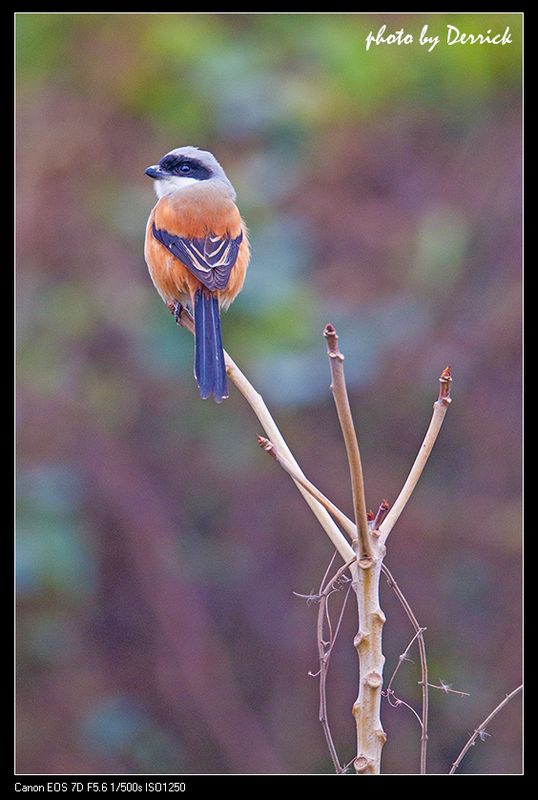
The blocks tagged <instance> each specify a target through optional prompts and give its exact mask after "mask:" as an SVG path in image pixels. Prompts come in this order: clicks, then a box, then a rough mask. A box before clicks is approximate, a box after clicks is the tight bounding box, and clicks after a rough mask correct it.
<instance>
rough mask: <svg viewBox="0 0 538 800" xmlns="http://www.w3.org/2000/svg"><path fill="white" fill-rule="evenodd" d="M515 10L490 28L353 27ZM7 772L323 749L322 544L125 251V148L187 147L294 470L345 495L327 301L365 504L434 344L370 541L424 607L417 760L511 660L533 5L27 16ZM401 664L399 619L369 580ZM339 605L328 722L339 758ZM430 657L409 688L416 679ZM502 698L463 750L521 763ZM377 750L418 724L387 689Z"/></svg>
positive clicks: (247, 420) (406, 672) (414, 734)
mask: <svg viewBox="0 0 538 800" xmlns="http://www.w3.org/2000/svg"><path fill="white" fill-rule="evenodd" d="M383 24H386V25H387V33H388V32H391V31H392V32H394V31H396V30H398V29H399V28H401V27H402V26H403V27H404V28H405V29H406V31H407V32H412V33H413V34H414V35H415V37H417V36H418V33H419V31H420V29H421V27H422V26H423V25H425V24H427V25H428V26H429V33H430V34H441V35H444V31H445V30H446V25H447V24H452V25H456V26H458V27H459V28H460V29H461V30H464V31H467V32H473V33H476V32H484V31H485V30H487V29H488V28H491V29H492V30H493V31H494V32H502V31H503V30H504V28H505V27H506V25H509V26H510V29H511V31H512V38H513V44H512V45H510V46H502V47H501V46H476V45H475V46H470V45H464V46H462V45H456V46H452V47H448V46H446V44H444V43H443V42H441V43H440V44H439V45H438V46H437V47H436V48H435V49H434V50H433V51H432V52H430V53H428V52H427V50H426V48H424V47H420V46H419V45H418V44H417V43H416V42H415V43H414V44H413V45H408V46H400V47H398V46H378V47H376V46H372V47H371V48H370V49H369V50H368V51H366V49H365V39H366V35H367V33H368V32H369V31H370V30H373V31H374V33H375V32H376V31H377V30H378V29H379V28H380V27H381V25H383ZM16 37H17V45H16V56H17V123H18V124H17V202H18V213H17V253H18V272H17V306H18V314H17V329H18V387H19V390H18V401H19V404H18V405H19V407H18V424H19V432H18V473H19V477H18V501H19V512H18V536H17V556H18V691H17V698H18V727H17V731H18V738H19V742H18V762H17V765H18V769H19V770H20V771H21V772H28V773H34V772H47V773H60V774H62V773H69V772H72V773H79V772H80V773H94V772H95V773H98V772H128V773H129V772H132V773H136V772H148V773H151V772H173V771H174V770H177V771H186V772H219V771H221V772H256V771H260V772H278V771H282V772H328V771H330V762H329V758H328V755H327V753H326V749H325V745H324V741H323V735H322V732H321V730H320V727H319V723H318V721H317V697H316V693H317V689H316V686H315V681H312V680H311V679H309V678H308V676H307V672H308V670H311V669H314V670H315V668H316V658H317V655H316V646H315V610H313V609H312V608H309V607H306V606H305V605H304V604H303V603H301V602H300V601H298V600H297V599H296V598H294V597H293V596H292V594H291V592H292V590H296V591H299V592H308V591H310V590H311V589H312V587H313V586H316V585H317V584H318V583H319V578H320V576H321V574H322V573H323V571H324V569H325V565H326V563H327V561H328V559H329V558H330V555H331V552H330V547H329V546H328V543H327V542H326V541H325V540H324V538H323V534H322V533H321V532H320V531H318V530H317V528H316V523H315V521H314V519H313V518H312V517H311V515H310V513H309V511H308V509H307V508H306V507H305V506H304V503H303V501H302V500H301V498H300V497H299V496H298V495H297V493H296V490H295V489H294V487H293V485H291V483H290V482H289V480H287V478H286V476H285V475H284V474H282V473H281V472H280V471H278V470H277V469H276V468H275V466H274V464H273V463H272V462H270V461H269V460H268V459H267V458H266V457H265V456H264V454H263V453H261V452H260V451H259V450H258V448H256V446H255V434H256V433H257V432H259V426H258V425H257V423H256V421H255V420H254V419H253V417H252V414H251V412H250V410H249V409H248V407H246V405H245V403H244V402H242V400H241V399H240V398H239V397H238V395H237V393H235V392H233V393H232V397H231V398H230V400H228V401H227V402H226V403H225V404H224V405H223V406H220V407H217V406H214V405H211V404H209V403H202V402H201V401H200V399H199V398H198V396H197V390H196V387H195V383H194V380H193V377H192V341H190V337H188V336H187V335H186V334H185V333H184V332H183V331H181V330H179V329H178V328H177V327H176V326H175V325H174V323H173V320H172V319H171V318H170V316H169V314H168V311H167V310H166V308H164V307H163V305H162V303H161V301H160V299H159V297H158V296H157V294H156V293H155V292H154V290H153V287H152V285H151V282H150V280H149V277H148V275H147V272H146V268H145V265H144V260H143V238H144V230H145V222H146V219H147V215H148V212H149V210H150V208H151V205H152V203H153V198H152V188H151V185H150V184H149V182H148V181H147V179H146V178H145V177H144V175H143V172H144V169H145V167H146V166H147V165H148V164H151V163H154V162H155V160H156V159H158V158H159V157H160V156H161V155H162V154H163V153H165V152H167V151H168V150H170V149H171V148H173V147H177V146H179V145H184V144H196V145H198V146H201V147H204V148H207V149H210V150H212V151H213V152H215V153H216V155H217V157H218V158H219V160H221V162H222V163H223V164H224V165H225V168H226V170H227V172H228V174H229V176H230V178H231V179H232V181H233V183H234V185H235V187H236V189H237V192H238V198H239V201H238V202H239V205H240V208H241V211H242V214H243V216H244V218H245V220H246V221H247V224H248V226H249V229H250V236H251V240H252V249H253V258H252V263H251V267H250V270H249V274H248V278H247V283H246V286H245V289H244V292H243V293H242V294H241V296H240V297H239V298H238V299H237V301H236V303H235V304H234V306H233V308H232V309H231V310H230V312H229V313H228V314H227V315H226V317H225V318H224V321H223V328H224V338H225V343H226V346H227V348H228V349H229V350H230V352H231V353H232V354H233V356H234V358H237V360H238V363H239V364H240V366H241V367H243V368H244V369H245V371H246V373H247V375H248V376H249V377H250V378H251V379H252V380H253V382H254V383H255V385H256V386H257V388H258V389H259V390H260V391H262V392H263V394H264V396H265V398H266V400H267V402H268V403H269V404H270V407H271V409H272V411H273V412H274V414H275V416H276V418H277V420H278V422H279V424H280V425H281V427H282V430H283V432H284V434H285V435H286V437H287V438H288V440H289V443H290V445H291V447H292V449H293V450H294V452H295V453H296V455H297V457H298V459H299V461H300V462H301V464H302V465H303V467H304V469H305V471H306V473H307V474H308V475H309V476H310V477H311V478H312V479H313V480H314V481H316V482H319V485H320V487H321V488H322V489H323V490H324V491H325V492H327V493H328V494H329V495H331V496H333V497H334V499H335V501H336V502H337V503H338V504H341V505H342V506H343V507H344V508H345V509H347V510H348V511H349V508H350V498H349V488H348V478H347V468H346V464H345V459H344V456H343V448H342V443H341V440H340V435H339V431H338V424H337V421H336V415H335V413H334V409H333V407H332V400H331V397H330V393H329V391H328V382H329V377H328V369H327V364H326V358H325V355H324V343H323V340H322V337H321V331H322V329H323V326H324V324H325V322H327V321H328V320H330V321H331V322H333V323H334V324H335V325H336V326H337V328H338V331H339V333H340V337H341V346H342V349H343V351H344V352H345V354H346V372H347V375H348V379H349V384H350V390H351V399H352V404H353V409H354V413H355V415H356V419H357V422H358V429H359V433H360V438H361V442H362V447H363V460H364V463H365V467H366V477H367V492H368V502H369V504H370V505H371V506H372V507H376V505H377V503H378V502H379V501H380V499H381V498H382V497H388V498H389V499H391V498H392V499H393V498H394V497H395V496H396V493H397V492H398V490H399V488H400V486H401V484H402V482H403V480H404V479H405V476H406V472H407V470H408V468H409V466H410V464H411V462H412V460H413V458H414V456H415V454H416V450H417V448H418V446H419V445H420V441H421V437H422V435H423V431H424V429H425V426H426V424H427V421H428V415H429V410H430V406H431V402H432V398H433V397H434V396H435V395H436V391H437V388H436V381H437V376H438V375H439V372H440V370H441V369H442V368H443V367H444V366H445V365H446V364H447V363H451V364H452V366H453V371H454V398H455V402H454V404H453V406H452V407H451V409H450V414H449V416H448V419H447V423H446V427H445V428H444V430H443V432H442V435H441V437H440V441H439V443H438V445H437V448H436V450H435V451H434V454H433V456H432V458H431V461H430V463H429V465H428V469H427V472H426V474H425V475H424V477H423V479H422V481H421V483H420V485H419V487H418V489H417V492H416V495H415V497H414V498H413V502H412V504H411V505H410V506H409V508H408V509H407V510H406V512H405V514H404V515H403V517H402V519H401V521H400V522H399V523H398V527H397V529H396V530H395V531H394V534H393V537H391V539H392V540H391V542H390V552H389V556H388V564H389V566H390V568H391V570H392V571H393V572H394V573H395V574H396V576H397V579H398V580H399V581H400V583H401V586H402V588H403V590H404V592H405V593H406V594H407V595H408V597H409V600H410V602H411V603H412V605H413V607H414V609H415V612H416V614H417V616H418V619H419V620H420V622H421V624H423V625H426V626H427V627H428V633H427V644H428V652H429V655H430V664H429V666H430V675H431V679H432V680H433V682H437V683H438V682H439V681H440V680H441V679H443V680H446V681H448V682H450V683H452V684H453V685H454V686H455V687H456V688H460V689H463V690H465V691H469V692H470V693H471V696H470V697H469V698H459V697H453V696H446V695H443V694H441V693H439V694H435V693H432V698H431V701H432V714H431V725H430V770H431V771H432V772H446V771H447V770H448V768H449V766H450V763H451V761H452V760H453V759H454V757H455V755H456V754H457V752H458V751H459V749H460V748H461V746H462V744H463V743H464V741H465V739H466V737H467V735H468V731H470V730H472V729H473V727H474V726H475V725H476V724H477V722H478V721H479V720H480V719H482V718H483V717H484V716H485V715H486V713H487V712H488V711H489V710H490V709H491V708H492V707H493V706H494V705H495V704H496V703H497V702H498V701H499V700H500V698H502V697H503V696H504V694H505V693H507V692H508V691H510V690H511V689H512V688H514V686H515V685H516V684H517V683H518V682H519V676H520V641H519V618H520V604H519V597H520V578H519V567H520V557H519V535H520V447H519V442H520V362H521V358H520V347H521V344H520V326H521V319H520V306H521V302H520V291H521V289H520V272H521V270H520V260H521V247H520V230H521V219H520V206H521V202H520V197H521V175H520V166H521V152H520V149H521V148H520V138H521V131H520V123H521V16H520V15H517V14H486V15H480V14H450V15H446V14H431V15H404V14H401V15H400V14H397V15H380V14H332V15H331V14H274V13H273V14H265V13H264V14H216V13H208V14H136V13H135V14H103V13H98V14H97V13H96V14H85V13H80V14H59V13H58V14H56V13H50V14H39V13H24V14H17V18H16ZM382 601H383V607H384V609H385V611H386V613H387V617H388V620H389V621H388V624H387V626H386V632H385V643H386V644H385V646H386V654H387V670H388V671H389V673H390V671H391V670H392V665H393V664H395V663H396V660H397V658H398V654H399V653H401V652H402V651H403V649H404V648H405V646H406V644H407V642H408V641H409V639H410V638H411V635H412V633H411V632H410V631H409V630H408V626H407V621H406V620H405V618H404V616H403V614H402V612H401V609H400V608H399V607H398V604H397V602H396V601H395V599H394V598H393V597H392V596H391V594H390V593H389V591H388V590H386V591H384V594H383V598H382ZM354 627H355V620H354V615H353V613H352V611H351V609H350V611H349V612H348V614H347V618H346V620H345V622H344V628H343V630H342V632H341V638H340V639H339V643H338V646H337V648H336V649H335V651H334V654H333V660H332V666H331V670H332V673H331V676H330V702H331V708H330V710H331V718H332V720H333V726H334V730H333V733H334V736H335V740H336V741H337V743H338V746H339V748H341V752H342V758H343V759H345V760H348V759H349V758H351V756H352V747H353V723H352V719H351V714H350V708H351V704H352V702H353V699H354V696H355V682H356V662H355V655H354V651H353V648H352V644H351V643H352V639H353V634H354ZM417 680H418V677H417V668H416V666H413V665H407V666H406V669H402V670H401V671H400V673H399V678H398V681H399V682H398V687H397V689H398V692H399V695H400V696H402V697H405V699H406V700H408V701H409V702H412V703H414V704H415V705H416V704H418V702H419V694H418V691H417V683H416V681H417ZM518 713H519V710H518V708H517V703H514V704H513V707H512V708H507V709H506V710H505V711H504V712H503V716H502V719H501V718H499V719H498V720H497V721H496V723H495V726H492V730H491V733H492V737H491V738H490V739H488V740H487V743H484V744H482V743H480V744H479V745H477V746H476V747H475V748H473V750H472V752H471V753H469V755H468V756H467V758H466V760H465V762H464V763H463V765H462V769H461V771H462V772H474V773H476V772H500V773H503V772H507V773H517V772H519V771H520V755H519V752H520V736H519V727H518V725H519V723H518V719H519V717H518ZM383 718H384V724H385V728H386V729H387V732H388V735H389V739H388V743H387V746H386V749H385V753H384V771H385V772H389V773H390V772H392V773H409V772H413V771H415V769H416V768H417V763H418V748H419V736H418V731H417V730H416V725H415V722H414V720H413V718H412V716H411V715H409V716H406V714H405V711H402V710H401V709H397V710H396V709H392V708H390V707H389V706H385V707H384V709H383Z"/></svg>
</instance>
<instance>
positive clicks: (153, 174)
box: [144, 164, 166, 181]
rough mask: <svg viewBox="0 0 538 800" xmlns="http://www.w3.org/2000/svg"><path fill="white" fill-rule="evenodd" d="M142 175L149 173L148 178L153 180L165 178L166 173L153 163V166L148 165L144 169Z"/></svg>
mask: <svg viewBox="0 0 538 800" xmlns="http://www.w3.org/2000/svg"><path fill="white" fill-rule="evenodd" d="M144 175H149V177H150V178H153V180H156V181H161V180H162V179H163V178H166V173H165V172H164V170H162V169H161V167H160V166H159V165H158V164H155V165H154V166H153V167H148V168H147V169H146V170H144Z"/></svg>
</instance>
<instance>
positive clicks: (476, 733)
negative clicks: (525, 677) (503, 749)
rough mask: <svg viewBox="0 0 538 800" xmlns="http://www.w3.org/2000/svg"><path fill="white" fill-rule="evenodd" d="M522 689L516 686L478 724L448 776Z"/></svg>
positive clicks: (452, 773)
mask: <svg viewBox="0 0 538 800" xmlns="http://www.w3.org/2000/svg"><path fill="white" fill-rule="evenodd" d="M522 689H523V684H521V686H518V687H517V689H514V690H513V691H511V692H510V694H507V695H506V697H505V698H504V700H501V702H500V703H499V705H498V706H495V708H494V709H493V711H492V712H491V714H489V715H488V716H487V717H486V719H485V720H484V721H483V722H481V723H480V725H479V726H478V728H475V730H474V733H473V735H472V736H471V737H470V739H469V740H468V741H467V743H466V744H465V746H464V748H463V750H462V751H461V753H460V754H459V756H458V757H457V759H456V760H455V761H454V763H453V764H452V768H451V770H450V772H449V773H448V774H449V775H454V773H455V772H456V770H457V768H458V767H459V765H460V764H461V762H462V760H463V758H464V757H465V754H466V753H467V751H468V750H470V749H471V747H473V746H474V743H475V742H476V740H477V738H478V737H479V736H480V737H482V736H483V735H484V734H485V733H486V728H487V727H488V725H489V723H490V722H491V720H492V719H493V717H495V716H496V715H497V714H498V713H499V711H500V710H501V709H503V708H504V707H505V705H506V704H507V703H509V702H510V700H511V699H512V698H513V697H515V696H516V694H518V693H519V692H520V691H521V690H522Z"/></svg>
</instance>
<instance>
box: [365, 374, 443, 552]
mask: <svg viewBox="0 0 538 800" xmlns="http://www.w3.org/2000/svg"><path fill="white" fill-rule="evenodd" d="M451 381H452V376H451V372H450V367H445V369H444V370H443V371H442V373H441V376H440V378H439V383H440V386H439V397H438V398H437V400H436V401H435V403H434V404H433V415H432V419H431V422H430V425H429V428H428V430H427V431H426V436H425V437H424V441H423V442H422V445H421V448H420V450H419V452H418V455H417V457H416V459H415V463H414V464H413V466H412V467H411V472H410V473H409V476H408V478H407V480H406V482H405V484H404V486H403V488H402V491H401V492H400V494H399V495H398V497H397V499H396V501H395V503H394V505H393V506H392V508H391V510H390V511H389V513H388V514H387V516H386V518H385V520H384V522H383V523H382V524H381V526H380V528H379V530H380V532H381V538H380V542H381V543H382V544H386V541H387V538H388V536H389V533H390V532H391V530H392V529H393V527H394V525H395V524H396V522H397V520H398V518H399V516H400V514H401V513H402V511H403V510H404V508H405V506H406V505H407V503H408V501H409V498H410V497H411V495H412V494H413V491H414V490H415V486H416V485H417V483H418V481H419V479H420V476H421V475H422V472H423V470H424V467H425V466H426V463H427V461H428V458H429V457H430V453H431V451H432V448H433V446H434V444H435V441H436V439H437V437H438V435H439V431H440V430H441V426H442V424H443V422H444V419H445V415H446V412H447V409H448V406H449V405H450V403H451V397H450V384H451Z"/></svg>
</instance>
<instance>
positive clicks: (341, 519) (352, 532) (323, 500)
mask: <svg viewBox="0 0 538 800" xmlns="http://www.w3.org/2000/svg"><path fill="white" fill-rule="evenodd" d="M257 440H258V444H259V445H260V447H261V448H262V450H265V452H266V453H269V455H270V456H271V457H272V458H274V460H275V461H276V462H277V463H278V464H280V466H281V467H282V469H283V470H284V471H285V472H287V473H288V475H289V476H290V477H291V478H293V480H294V481H295V482H296V483H298V484H299V485H300V486H301V487H302V488H303V489H305V490H306V491H307V492H308V493H309V494H310V495H311V496H312V497H314V498H315V499H316V500H317V501H318V503H320V504H321V505H322V506H323V507H324V508H325V509H326V510H327V511H328V512H329V514H331V515H332V516H333V517H334V519H335V520H336V521H337V522H338V523H339V525H341V527H342V528H343V529H344V530H345V532H346V533H347V535H348V536H349V538H350V539H351V541H352V542H353V541H356V538H357V528H356V527H355V523H354V522H353V521H352V520H350V519H349V517H347V516H346V515H345V514H344V512H343V511H340V509H339V508H338V506H335V504H334V503H333V502H332V501H331V500H329V498H328V497H326V496H325V495H324V494H323V493H322V492H320V490H319V489H318V488H317V486H315V485H314V484H313V483H312V482H311V481H309V480H308V478H306V477H305V475H304V474H303V473H302V472H301V471H300V470H298V469H297V468H296V467H295V466H294V465H293V464H292V463H291V461H288V459H287V458H284V456H282V455H281V454H280V453H279V452H278V450H277V448H276V447H275V446H274V444H273V443H272V442H270V441H269V439H266V438H265V437H264V436H257ZM353 560H355V559H353Z"/></svg>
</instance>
